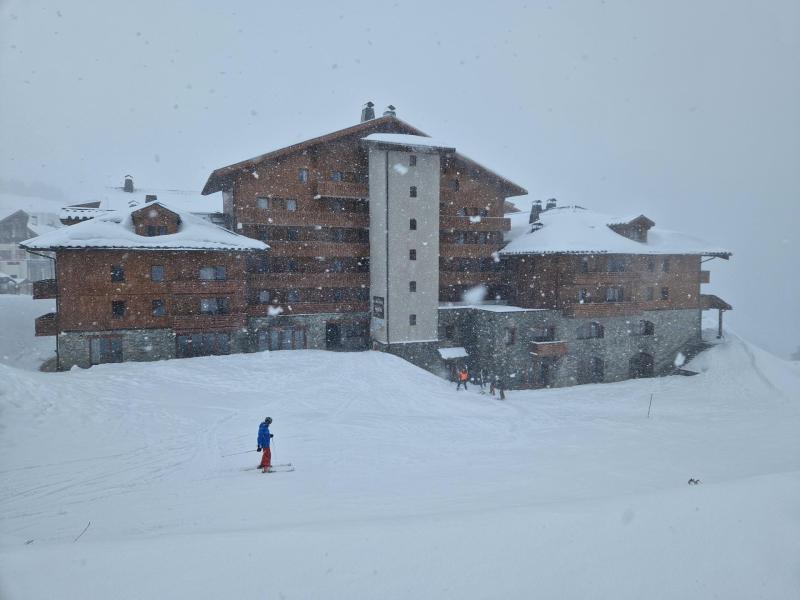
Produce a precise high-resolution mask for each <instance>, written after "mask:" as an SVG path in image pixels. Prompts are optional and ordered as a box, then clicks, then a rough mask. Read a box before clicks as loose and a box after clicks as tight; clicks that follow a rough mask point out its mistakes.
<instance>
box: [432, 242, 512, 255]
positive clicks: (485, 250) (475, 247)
mask: <svg viewBox="0 0 800 600" xmlns="http://www.w3.org/2000/svg"><path fill="white" fill-rule="evenodd" d="M502 247H503V246H502V244H439V254H440V255H441V256H447V257H453V258H489V257H491V256H492V255H493V254H494V253H495V252H498V251H499V250H500V248H502Z"/></svg>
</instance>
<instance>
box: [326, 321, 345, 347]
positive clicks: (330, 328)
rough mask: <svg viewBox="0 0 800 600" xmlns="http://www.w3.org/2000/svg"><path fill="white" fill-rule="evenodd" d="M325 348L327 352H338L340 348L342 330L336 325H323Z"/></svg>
mask: <svg viewBox="0 0 800 600" xmlns="http://www.w3.org/2000/svg"><path fill="white" fill-rule="evenodd" d="M325 347H326V348H327V349H328V350H340V349H341V347H342V329H341V327H340V326H339V324H338V323H326V324H325Z"/></svg>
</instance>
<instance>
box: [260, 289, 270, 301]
mask: <svg viewBox="0 0 800 600" xmlns="http://www.w3.org/2000/svg"><path fill="white" fill-rule="evenodd" d="M258 303H259V304H269V290H258Z"/></svg>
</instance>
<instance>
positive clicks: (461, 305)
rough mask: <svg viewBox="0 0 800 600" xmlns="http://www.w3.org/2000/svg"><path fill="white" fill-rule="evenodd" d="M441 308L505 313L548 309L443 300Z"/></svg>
mask: <svg viewBox="0 0 800 600" xmlns="http://www.w3.org/2000/svg"><path fill="white" fill-rule="evenodd" d="M442 309H461V310H464V309H472V310H485V311H486V312H495V313H506V312H532V311H538V310H548V309H545V308H523V307H521V306H511V305H510V304H471V303H469V302H445V303H441V304H439V310H442Z"/></svg>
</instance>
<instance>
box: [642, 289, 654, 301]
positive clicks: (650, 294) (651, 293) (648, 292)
mask: <svg viewBox="0 0 800 600" xmlns="http://www.w3.org/2000/svg"><path fill="white" fill-rule="evenodd" d="M655 296H656V289H655V288H652V287H649V288H647V289H646V290H645V298H646V299H647V300H654V299H655Z"/></svg>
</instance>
